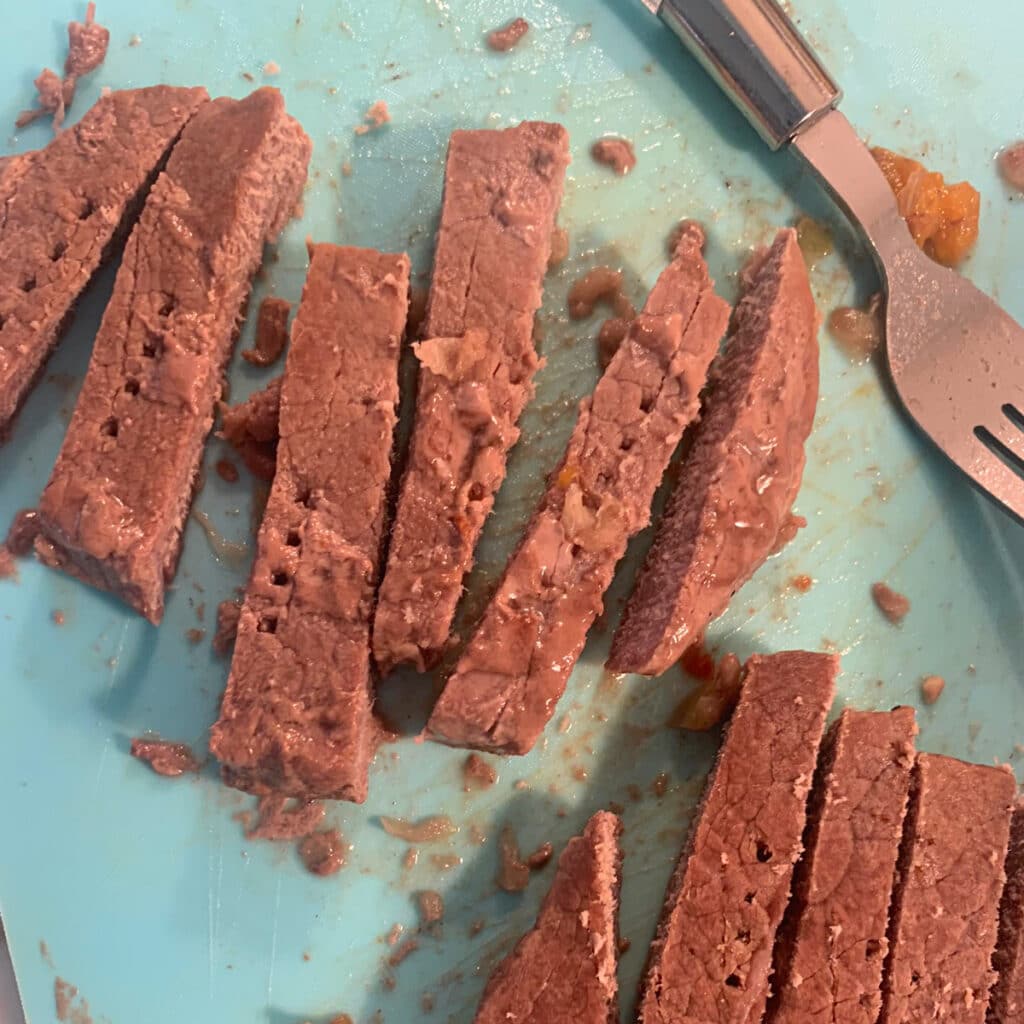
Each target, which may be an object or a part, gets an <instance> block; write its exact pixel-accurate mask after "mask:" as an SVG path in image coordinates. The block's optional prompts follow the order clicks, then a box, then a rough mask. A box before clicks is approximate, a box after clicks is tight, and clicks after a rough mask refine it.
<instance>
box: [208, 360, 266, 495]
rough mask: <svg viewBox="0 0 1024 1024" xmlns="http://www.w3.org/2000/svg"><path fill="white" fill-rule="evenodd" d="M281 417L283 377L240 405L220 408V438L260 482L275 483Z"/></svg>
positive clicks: (253, 394) (254, 393)
mask: <svg viewBox="0 0 1024 1024" xmlns="http://www.w3.org/2000/svg"><path fill="white" fill-rule="evenodd" d="M280 415H281V378H280V377H275V378H274V379H273V380H272V381H271V382H270V383H269V384H268V385H267V386H266V387H265V388H262V389H261V390H259V391H254V392H253V393H252V394H251V395H250V396H249V397H248V398H247V399H246V400H245V401H244V402H239V404H238V405H222V406H221V417H222V419H221V427H220V431H219V435H218V436H220V437H222V438H223V439H224V440H225V441H227V442H228V444H230V445H231V446H232V448H234V449H235V451H236V452H238V454H239V455H240V456H241V459H242V461H243V462H244V463H245V465H246V467H247V468H248V470H249V472H250V473H252V475H253V476H255V477H258V478H259V479H260V480H268V481H269V480H273V479H274V470H275V469H276V468H277V444H278V441H279V440H280V437H279V434H278V419H279V417H280Z"/></svg>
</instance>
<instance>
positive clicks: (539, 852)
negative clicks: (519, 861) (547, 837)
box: [526, 843, 555, 871]
mask: <svg viewBox="0 0 1024 1024" xmlns="http://www.w3.org/2000/svg"><path fill="white" fill-rule="evenodd" d="M554 853H555V848H554V847H553V846H552V845H551V843H541V845H540V846H538V847H537V849H536V850H534V851H533V853H531V854H530V856H529V857H527V858H526V866H527V867H528V868H529V869H530V870H531V871H539V870H540V869H541V868H542V867H544V866H545V865H546V864H547V863H548V861H549V860H551V858H552V857H553V856H554Z"/></svg>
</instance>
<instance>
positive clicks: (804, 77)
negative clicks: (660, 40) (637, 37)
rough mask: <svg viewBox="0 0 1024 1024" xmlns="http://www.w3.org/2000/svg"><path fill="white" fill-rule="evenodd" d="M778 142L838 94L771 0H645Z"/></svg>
mask: <svg viewBox="0 0 1024 1024" xmlns="http://www.w3.org/2000/svg"><path fill="white" fill-rule="evenodd" d="M645 2H646V3H647V4H648V6H650V7H652V8H653V9H656V10H657V13H658V16H659V17H660V18H661V20H662V21H664V22H665V24H666V25H668V26H669V27H670V28H671V29H672V31H673V32H675V34H676V35H677V36H679V38H680V39H681V40H682V41H683V43H684V44H685V46H686V48H687V49H688V50H689V51H690V52H691V53H692V54H693V55H694V56H695V57H696V58H697V59H698V60H699V61H700V62H701V64H703V65H704V67H705V68H706V69H707V70H708V71H709V72H710V74H711V75H712V77H713V78H715V80H716V81H717V82H718V84H719V85H720V86H721V87H722V88H723V89H724V90H725V91H726V93H727V94H728V95H729V96H730V98H731V99H732V100H733V102H734V103H735V104H736V106H738V107H739V108H740V110H742V111H743V113H744V114H745V115H746V117H747V119H748V120H749V121H750V123H751V124H752V125H753V126H754V127H755V128H756V129H757V131H758V133H759V134H760V135H761V137H762V138H763V139H764V140H765V142H767V143H768V145H769V146H771V148H772V149H778V148H779V147H780V146H782V145H784V144H785V143H787V142H789V141H790V140H791V139H792V138H793V137H794V136H796V135H797V134H798V133H799V132H800V131H801V130H802V129H803V128H806V127H808V126H809V125H811V124H813V123H814V122H815V121H816V120H818V118H820V117H821V116H822V115H823V114H826V113H828V111H829V110H831V109H832V108H833V107H834V106H835V105H836V104H837V103H838V102H839V100H840V98H841V97H842V92H841V91H840V89H839V87H838V86H837V85H836V83H835V82H834V81H833V79H832V76H831V75H830V74H829V73H828V71H826V70H825V68H824V67H823V66H822V64H821V61H819V60H818V58H817V56H816V55H815V53H814V51H813V50H812V49H811V48H810V46H809V45H808V44H807V42H806V41H805V40H804V38H803V36H801V35H800V33H799V31H797V28H796V26H795V25H794V24H793V23H792V22H791V21H790V20H789V18H788V17H787V16H786V14H785V12H784V11H783V10H782V8H781V7H780V6H779V5H778V3H776V2H775V0H661V2H660V3H658V0H645Z"/></svg>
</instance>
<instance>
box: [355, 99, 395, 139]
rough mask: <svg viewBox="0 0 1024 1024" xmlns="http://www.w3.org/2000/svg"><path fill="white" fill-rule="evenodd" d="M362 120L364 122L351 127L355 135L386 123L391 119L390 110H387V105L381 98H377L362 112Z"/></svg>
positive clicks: (362, 133) (363, 133) (370, 130)
mask: <svg viewBox="0 0 1024 1024" xmlns="http://www.w3.org/2000/svg"><path fill="white" fill-rule="evenodd" d="M363 120H364V121H365V122H366V123H365V124H358V125H356V127H355V128H354V129H353V131H354V132H355V133H356V135H365V134H366V133H367V132H372V131H374V130H375V129H377V128H380V127H381V126H382V125H385V124H387V123H388V122H389V121H390V120H391V112H390V111H389V110H388V105H387V104H386V103H385V102H384V101H383V100H377V102H376V103H374V104H372V105H371V106H370V109H369V110H367V111H366V113H365V114H363Z"/></svg>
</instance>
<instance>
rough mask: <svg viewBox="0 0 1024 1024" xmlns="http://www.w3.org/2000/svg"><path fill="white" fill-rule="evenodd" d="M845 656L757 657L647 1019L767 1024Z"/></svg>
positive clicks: (653, 964)
mask: <svg viewBox="0 0 1024 1024" xmlns="http://www.w3.org/2000/svg"><path fill="white" fill-rule="evenodd" d="M838 668H839V661H838V659H837V658H834V657H831V656H829V655H824V654H811V653H808V652H806V651H789V652H786V653H782V654H775V655H770V656H762V655H755V656H754V657H752V658H751V659H750V660H749V661H748V662H747V665H746V675H745V678H744V681H743V689H742V692H741V694H740V700H739V704H738V705H737V707H736V711H735V712H734V713H733V717H732V720H731V722H730V724H729V726H728V730H727V732H726V736H725V740H724V742H723V743H722V747H721V749H720V750H719V753H718V761H717V763H716V766H715V768H714V769H713V771H712V774H711V777H710V779H709V781H708V786H707V789H706V790H705V793H704V798H703V802H702V805H701V807H700V809H699V811H698V814H697V818H696V823H695V826H694V827H693V829H692V831H691V834H690V839H689V842H688V846H687V849H686V850H685V851H684V853H683V856H682V858H681V860H680V862H679V866H678V867H677V868H676V872H675V875H674V876H673V879H672V881H671V882H670V883H669V889H668V896H667V898H666V902H665V909H664V912H663V915H662V919H661V923H660V924H659V926H658V932H657V934H656V936H655V939H654V942H653V943H652V945H651V951H650V954H649V959H648V966H647V972H646V976H645V977H644V980H643V983H642V986H641V993H640V1005H639V1009H638V1016H637V1020H638V1022H639V1024H669V1022H676V1021H680V1022H681V1021H687V1022H690V1021H692V1022H697V1021H700V1022H705V1021H707V1022H710V1021H714V1022H715V1024H758V1022H759V1021H760V1020H761V1015H762V1014H763V1012H764V1009H765V1001H766V999H767V997H768V982H769V976H770V974H771V965H772V947H773V945H774V942H775V935H776V931H777V929H778V927H779V924H780V922H781V921H782V915H783V913H784V911H785V909H786V905H787V903H788V902H789V895H790V883H791V880H792V875H793V867H794V865H795V864H796V861H797V858H798V857H799V856H800V853H801V852H802V845H801V837H802V834H803V829H804V822H805V818H806V809H807V807H806V805H807V794H808V792H809V791H810V788H811V779H812V776H813V774H814V767H815V762H816V760H817V752H818V746H819V744H820V742H821V737H822V733H823V732H824V729H825V716H826V714H827V713H828V709H829V706H830V705H831V703H832V695H833V692H834V689H835V676H836V672H837V671H838Z"/></svg>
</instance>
